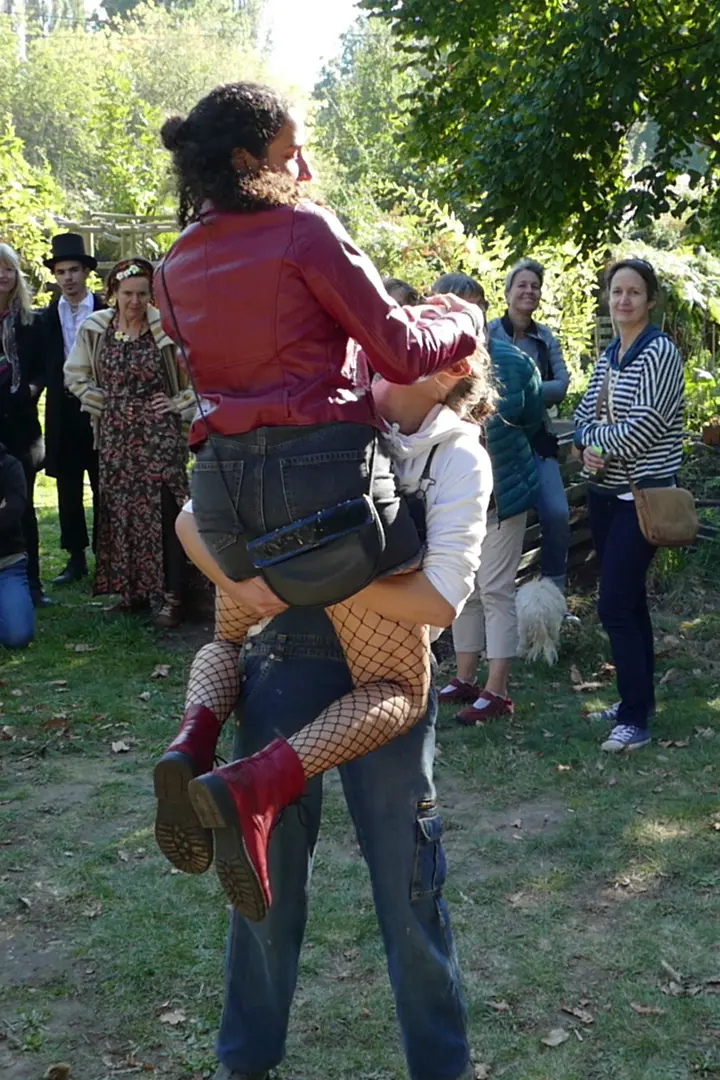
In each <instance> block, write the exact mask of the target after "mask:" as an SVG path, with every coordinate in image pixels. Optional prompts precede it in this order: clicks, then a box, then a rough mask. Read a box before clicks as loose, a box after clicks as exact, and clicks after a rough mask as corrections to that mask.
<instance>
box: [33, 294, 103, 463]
mask: <svg viewBox="0 0 720 1080" xmlns="http://www.w3.org/2000/svg"><path fill="white" fill-rule="evenodd" d="M58 304H59V300H53V302H52V304H50V305H49V306H48V307H46V308H45V309H44V310H43V311H41V312H40V313H39V315H38V320H39V325H40V331H41V335H42V336H41V340H42V352H43V360H44V364H45V387H46V397H45V472H46V473H47V474H48V476H58V475H59V474H60V473H62V472H63V470H64V469H65V468H68V467H69V468H76V467H77V466H78V465H80V466H83V467H87V461H88V458H89V456H91V455H92V453H93V449H92V443H93V434H92V427H91V424H90V417H89V416H88V415H87V413H83V412H81V411H80V402H79V401H78V399H77V398H76V397H75V395H74V394H71V393H70V391H69V390H66V389H65V379H64V376H63V367H64V365H65V345H64V342H63V334H62V325H61V323H60V315H59V313H58ZM104 307H106V304H105V303H104V301H103V300H102V297H100V296H99V295H98V294H97V293H94V294H93V310H94V311H98V310H99V309H100V308H104Z"/></svg>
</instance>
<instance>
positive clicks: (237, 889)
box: [188, 774, 267, 922]
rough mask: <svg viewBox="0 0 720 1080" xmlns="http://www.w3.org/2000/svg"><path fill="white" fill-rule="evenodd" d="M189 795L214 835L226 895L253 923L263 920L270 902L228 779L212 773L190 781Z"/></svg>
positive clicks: (218, 871) (202, 822)
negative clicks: (247, 844) (227, 784)
mask: <svg viewBox="0 0 720 1080" xmlns="http://www.w3.org/2000/svg"><path fill="white" fill-rule="evenodd" d="M188 794H189V796H190V800H191V802H192V805H193V807H194V808H195V813H196V814H197V816H198V819H199V821H200V823H201V824H202V825H204V826H205V828H206V829H212V830H213V831H214V836H215V870H216V871H217V876H218V878H219V880H220V884H221V885H222V887H223V889H224V891H225V895H226V896H227V898H228V900H229V901H230V903H231V904H232V905H233V907H234V908H236V909H237V911H238V912H239V913H240V914H241V915H243V916H244V917H245V918H246V919H249V920H250V922H261V921H262V919H264V918H265V916H266V914H267V904H266V902H265V894H264V893H263V890H262V886H261V885H260V880H259V878H258V875H257V873H256V870H255V867H254V866H253V862H252V859H251V858H250V856H249V855H248V851H247V848H246V846H245V839H244V837H243V834H242V829H241V828H240V822H239V820H238V813H237V809H236V807H235V803H234V802H233V798H232V795H231V794H230V792H229V791H228V789H227V787H226V785H225V782H224V781H223V780H220V779H219V778H218V777H217V776H213V775H212V774H210V775H209V776H205V777H202V778H197V779H195V780H191V781H190V784H189V786H188Z"/></svg>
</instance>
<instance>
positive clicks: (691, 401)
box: [685, 352, 720, 431]
mask: <svg viewBox="0 0 720 1080" xmlns="http://www.w3.org/2000/svg"><path fill="white" fill-rule="evenodd" d="M693 360H694V361H695V363H693V364H692V365H688V368H687V370H686V373H685V424H686V426H687V427H688V428H689V429H690V430H691V431H702V429H703V427H704V426H705V424H708V423H709V422H710V421H711V420H717V417H718V416H720V366H718V365H717V364H716V363H715V362H714V361H713V359H712V356H711V354H710V353H709V352H706V353H705V354H704V355H703V354H701V355H700V356H697V357H693ZM703 360H705V366H704V367H700V366H696V363H697V362H698V361H700V362H702V361H703Z"/></svg>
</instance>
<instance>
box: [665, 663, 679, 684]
mask: <svg viewBox="0 0 720 1080" xmlns="http://www.w3.org/2000/svg"><path fill="white" fill-rule="evenodd" d="M681 676H682V672H681V671H680V668H676V667H671V668H668V669H667V671H666V672H665V674H664V675H663V677H662V679H661V680H660V685H661V686H667V685H668V683H671V682H677V680H678V679H679V678H680V677H681Z"/></svg>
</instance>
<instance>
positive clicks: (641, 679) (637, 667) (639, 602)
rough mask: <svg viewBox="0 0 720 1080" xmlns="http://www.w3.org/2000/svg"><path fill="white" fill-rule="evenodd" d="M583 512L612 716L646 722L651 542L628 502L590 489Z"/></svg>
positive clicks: (650, 687)
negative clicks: (610, 667) (593, 558)
mask: <svg viewBox="0 0 720 1080" xmlns="http://www.w3.org/2000/svg"><path fill="white" fill-rule="evenodd" d="M588 515H589V518H590V529H591V531H592V536H593V543H594V544H595V550H596V552H597V555H598V560H599V562H600V594H599V597H598V615H599V617H600V621H601V623H602V624H603V627H604V629H605V631H606V633H607V635H608V637H609V638H610V648H611V650H612V658H613V664H614V665H615V671H616V674H617V686H618V691H619V693H620V710H619V712H618V718H617V722H618V724H630V725H633V726H635V727H639V728H647V726H648V719H649V716H650V713H651V712H652V710H653V709H654V708H655V683H654V674H655V653H654V647H653V628H652V622H651V620H650V611H649V610H648V603H647V592H646V589H645V579H646V577H647V572H648V569H649V568H650V563H651V562H652V560H653V557H654V555H655V552H656V551H657V548H655V547H653V545H652V544H649V543H648V542H647V540H646V539H645V537H644V536H643V534H642V533H641V531H640V526H639V525H638V520H637V513H636V511H635V503H634V502H627V501H624V500H621V499H618V498H615V497H614V496H610V497H608V496H605V495H598V494H597V493H596V492H594V491H590V493H589V494H588Z"/></svg>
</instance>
